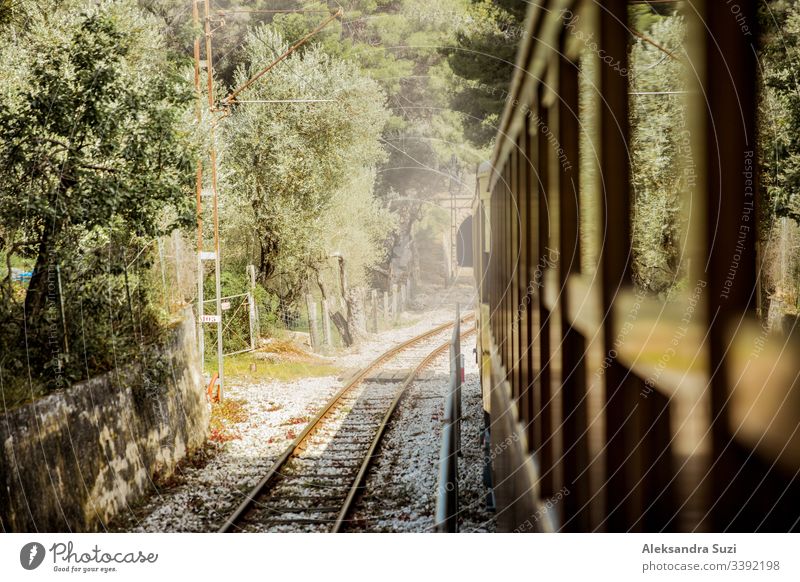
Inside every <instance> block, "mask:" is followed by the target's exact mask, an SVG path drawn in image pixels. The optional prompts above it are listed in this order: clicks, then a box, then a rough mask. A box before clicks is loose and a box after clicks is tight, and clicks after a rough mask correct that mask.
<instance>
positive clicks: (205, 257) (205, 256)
mask: <svg viewBox="0 0 800 582" xmlns="http://www.w3.org/2000/svg"><path fill="white" fill-rule="evenodd" d="M216 258H217V253H215V252H214V251H200V260H201V261H213V260H215V259H216Z"/></svg>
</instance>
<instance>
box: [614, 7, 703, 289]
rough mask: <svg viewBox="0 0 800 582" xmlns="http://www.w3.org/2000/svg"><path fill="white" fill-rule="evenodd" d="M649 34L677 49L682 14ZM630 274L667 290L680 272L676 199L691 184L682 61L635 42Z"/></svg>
mask: <svg viewBox="0 0 800 582" xmlns="http://www.w3.org/2000/svg"><path fill="white" fill-rule="evenodd" d="M648 34H649V35H650V36H652V37H653V39H654V40H656V42H658V43H659V44H661V45H662V46H665V47H667V48H668V49H670V50H673V52H675V50H676V47H680V46H681V45H682V43H683V42H684V37H685V34H686V32H685V25H684V23H683V19H682V17H681V16H677V15H676V16H668V17H659V18H657V19H656V20H654V21H652V22H651V24H650V29H649V31H648ZM630 58H631V62H630V71H631V78H630V84H631V89H632V91H634V92H636V93H649V94H644V95H639V94H635V95H632V96H631V158H630V160H631V184H632V187H633V206H634V207H633V232H632V233H631V238H632V241H631V242H632V245H633V274H634V279H635V280H636V283H637V284H638V285H639V286H640V287H641V288H643V289H645V290H648V291H651V292H655V293H659V292H665V291H668V290H670V289H671V288H672V287H673V285H675V283H676V282H677V280H678V279H679V278H680V276H681V271H680V240H679V239H680V233H681V231H682V229H683V226H682V221H681V206H680V200H681V196H682V193H683V192H687V191H689V189H690V187H691V186H692V185H693V180H694V173H693V171H692V168H693V164H692V156H691V151H690V149H689V143H690V140H689V130H688V128H687V120H686V112H685V111H684V109H685V107H684V104H683V100H682V95H680V94H675V95H671V94H663V93H667V92H672V91H677V92H680V91H683V90H684V89H685V85H684V82H683V81H682V80H683V79H684V78H685V76H684V71H683V64H682V63H680V62H678V61H675V60H673V59H672V58H670V57H669V56H668V55H666V54H665V53H664V52H663V51H661V50H659V49H657V48H656V47H654V46H653V45H651V44H649V43H646V42H643V41H642V40H637V41H636V42H634V44H633V47H632V49H631V53H630Z"/></svg>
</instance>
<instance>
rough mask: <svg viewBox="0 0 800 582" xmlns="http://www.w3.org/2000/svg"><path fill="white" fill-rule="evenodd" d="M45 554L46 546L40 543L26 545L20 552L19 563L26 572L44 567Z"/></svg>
mask: <svg viewBox="0 0 800 582" xmlns="http://www.w3.org/2000/svg"><path fill="white" fill-rule="evenodd" d="M44 554H45V551H44V546H43V545H42V544H40V543H39V542H31V543H29V544H25V545H24V546H22V549H21V550H20V551H19V563H20V564H22V567H23V568H25V569H26V570H35V569H36V568H38V567H39V566H41V565H42V562H43V561H44Z"/></svg>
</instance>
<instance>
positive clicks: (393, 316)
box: [392, 283, 400, 321]
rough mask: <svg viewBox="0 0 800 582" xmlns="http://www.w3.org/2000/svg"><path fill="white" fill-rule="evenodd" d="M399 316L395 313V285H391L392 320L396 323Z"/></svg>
mask: <svg viewBox="0 0 800 582" xmlns="http://www.w3.org/2000/svg"><path fill="white" fill-rule="evenodd" d="M399 317H400V314H399V313H398V311H397V283H394V284H393V285H392V318H393V319H394V320H395V321H397V319H398V318H399Z"/></svg>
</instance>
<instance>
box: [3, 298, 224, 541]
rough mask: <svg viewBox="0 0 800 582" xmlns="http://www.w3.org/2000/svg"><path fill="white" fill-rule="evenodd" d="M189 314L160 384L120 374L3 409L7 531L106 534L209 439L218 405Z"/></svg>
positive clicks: (174, 340)
mask: <svg viewBox="0 0 800 582" xmlns="http://www.w3.org/2000/svg"><path fill="white" fill-rule="evenodd" d="M184 315H185V317H184V318H183V321H182V323H181V324H179V326H178V327H177V328H176V329H175V331H174V333H173V336H172V341H171V343H170V345H168V346H166V348H165V350H166V354H165V355H166V361H167V364H168V365H167V371H166V374H163V375H164V376H166V379H165V380H164V381H163V382H161V383H160V385H151V386H146V384H147V382H144V381H143V380H142V375H141V373H137V372H136V371H129V372H125V373H123V372H121V371H113V372H110V373H108V374H105V375H103V376H99V377H97V378H93V379H91V380H89V381H86V382H83V383H81V384H77V385H75V386H73V387H71V388H70V389H69V390H66V391H64V392H62V393H56V394H52V395H50V396H47V397H45V398H42V399H40V400H37V401H36V402H33V403H31V404H28V405H25V406H22V407H20V408H17V409H14V410H11V411H9V412H7V413H5V414H0V528H2V530H3V531H17V532H20V531H39V532H44V531H48V532H53V531H73V532H85V531H97V530H101V531H102V529H103V527H102V526H103V524H104V523H107V522H108V521H109V520H110V519H111V518H112V517H113V516H114V515H116V514H117V513H118V512H120V511H121V510H123V509H125V508H126V507H127V506H128V505H129V504H131V503H135V502H136V501H137V500H139V499H141V498H142V497H143V496H144V495H145V494H146V493H148V492H152V491H153V480H154V479H157V478H160V477H166V476H169V475H170V474H172V472H173V471H174V470H175V466H176V465H177V463H178V461H180V460H181V459H183V458H184V457H185V456H186V454H187V453H188V452H190V451H192V450H193V449H196V448H197V447H200V446H201V445H202V444H203V443H204V442H205V439H206V435H207V431H208V421H209V406H208V404H207V402H206V397H205V392H204V387H203V379H202V373H201V367H200V358H199V354H198V351H197V343H196V339H195V324H194V318H193V317H192V315H191V310H190V309H188V310H187V312H186V313H185V314H184Z"/></svg>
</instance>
